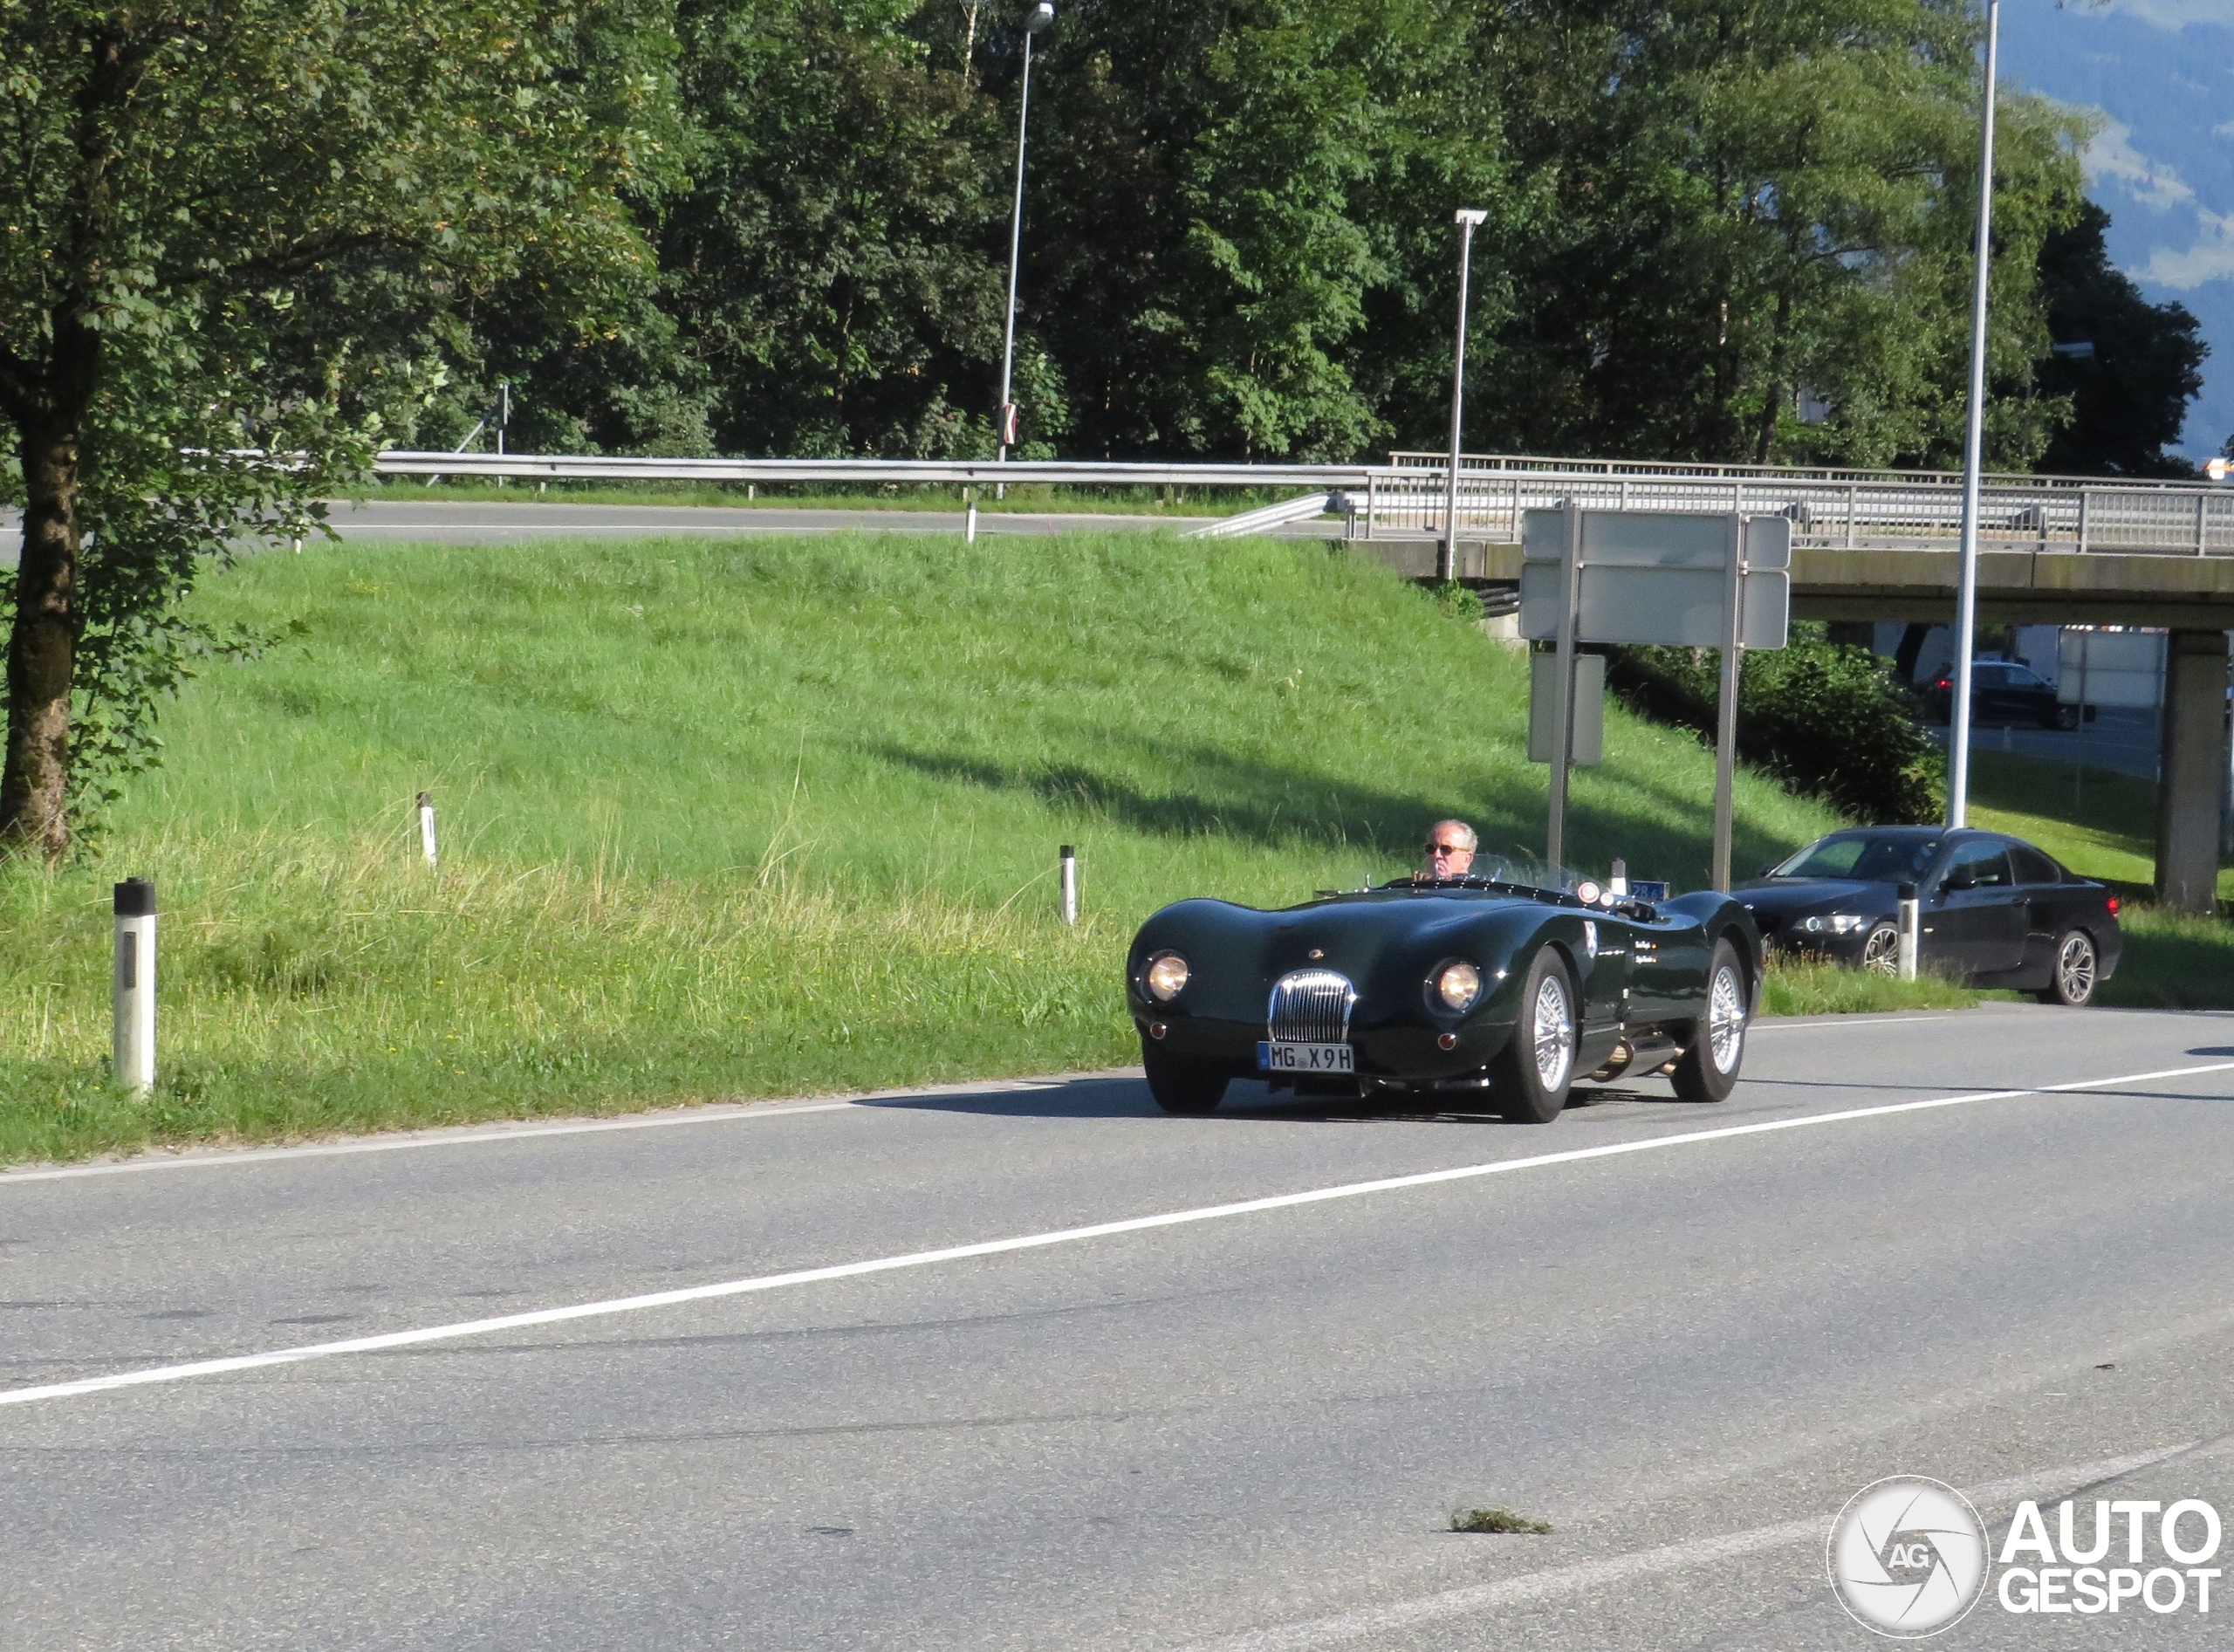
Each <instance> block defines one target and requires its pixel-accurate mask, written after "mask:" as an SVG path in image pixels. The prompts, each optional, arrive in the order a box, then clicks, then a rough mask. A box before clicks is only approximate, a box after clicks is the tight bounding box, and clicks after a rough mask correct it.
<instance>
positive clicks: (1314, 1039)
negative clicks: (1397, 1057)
mask: <svg viewBox="0 0 2234 1652" xmlns="http://www.w3.org/2000/svg"><path fill="white" fill-rule="evenodd" d="M1357 1001H1358V990H1357V989H1356V988H1355V987H1353V986H1352V985H1351V984H1350V978H1349V977H1347V976H1345V975H1337V974H1335V973H1334V971H1333V970H1292V971H1291V972H1290V973H1288V974H1286V975H1284V976H1282V977H1280V978H1279V979H1278V981H1276V982H1274V983H1273V984H1272V1005H1271V1011H1269V1012H1268V1013H1267V1015H1266V1016H1265V1028H1264V1030H1265V1032H1267V1033H1269V1034H1270V1035H1271V1039H1272V1042H1273V1043H1275V1044H1346V1043H1347V1042H1348V1041H1349V1037H1350V1011H1351V1010H1352V1009H1353V1007H1354V1006H1355V1005H1356V1004H1357Z"/></svg>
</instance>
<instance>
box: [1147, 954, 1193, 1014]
mask: <svg viewBox="0 0 2234 1652" xmlns="http://www.w3.org/2000/svg"><path fill="white" fill-rule="evenodd" d="M1141 979H1142V980H1144V981H1146V982H1147V983H1148V996H1149V997H1152V998H1154V999H1155V1001H1156V1002H1157V1003H1158V1004H1168V1003H1170V1002H1171V1001H1172V999H1174V998H1175V997H1178V996H1179V992H1180V989H1181V988H1182V987H1184V986H1185V985H1186V984H1187V960H1186V959H1184V958H1182V957H1181V956H1179V955H1178V954H1177V953H1176V952H1159V953H1158V954H1156V956H1154V957H1153V958H1150V959H1149V960H1148V969H1147V970H1146V971H1145V972H1144V973H1143V974H1142V976H1141Z"/></svg>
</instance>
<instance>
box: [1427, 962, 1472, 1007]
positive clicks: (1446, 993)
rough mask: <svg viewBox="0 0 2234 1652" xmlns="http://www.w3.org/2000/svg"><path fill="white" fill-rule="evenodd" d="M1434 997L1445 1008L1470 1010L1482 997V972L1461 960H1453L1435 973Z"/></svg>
mask: <svg viewBox="0 0 2234 1652" xmlns="http://www.w3.org/2000/svg"><path fill="white" fill-rule="evenodd" d="M1435 995H1436V997H1438V998H1440V999H1442V1000H1443V1004H1444V1006H1445V1007H1446V1008H1449V1009H1452V1010H1469V1009H1471V1008H1472V1007H1473V1004H1474V1000H1475V999H1477V998H1478V997H1481V996H1482V972H1481V971H1480V970H1477V969H1476V968H1475V967H1474V966H1473V965H1472V964H1470V963H1467V962H1466V960H1465V959H1463V958H1453V959H1452V960H1451V961H1450V962H1449V963H1446V964H1444V965H1443V967H1442V968H1440V969H1438V970H1436V972H1435Z"/></svg>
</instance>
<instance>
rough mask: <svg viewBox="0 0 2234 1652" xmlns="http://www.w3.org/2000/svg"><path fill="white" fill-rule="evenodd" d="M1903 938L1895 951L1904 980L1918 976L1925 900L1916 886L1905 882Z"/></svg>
mask: <svg viewBox="0 0 2234 1652" xmlns="http://www.w3.org/2000/svg"><path fill="white" fill-rule="evenodd" d="M1900 897H1901V899H1900V913H1901V918H1900V922H1901V940H1900V946H1899V949H1898V950H1897V951H1896V952H1895V955H1894V956H1895V960H1896V962H1895V969H1896V970H1897V972H1898V974H1899V975H1900V977H1901V979H1902V980H1903V981H1913V980H1915V978H1916V952H1917V950H1918V947H1919V943H1921V942H1922V939H1923V935H1922V929H1923V902H1922V901H1920V900H1918V899H1917V898H1916V897H1917V889H1916V886H1915V884H1913V883H1904V884H1902V886H1901V888H1900Z"/></svg>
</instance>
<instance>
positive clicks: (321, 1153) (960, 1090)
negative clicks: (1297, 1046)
mask: <svg viewBox="0 0 2234 1652" xmlns="http://www.w3.org/2000/svg"><path fill="white" fill-rule="evenodd" d="M1135 1071H1137V1069H1135ZM1110 1076H1112V1075H1110V1074H1107V1073H1072V1074H1071V1075H1069V1076H1068V1077H1067V1078H1064V1079H988V1080H984V1081H983V1082H982V1083H977V1084H934V1085H928V1086H923V1087H922V1088H920V1089H912V1090H877V1091H874V1092H872V1093H869V1094H867V1095H858V1096H848V1097H846V1099H845V1100H839V1101H809V1102H803V1103H800V1104H798V1105H797V1106H784V1105H778V1104H774V1103H757V1102H744V1103H743V1104H740V1105H737V1106H731V1107H688V1108H680V1109H672V1110H668V1111H665V1112H661V1113H654V1114H635V1115H634V1116H632V1117H629V1118H625V1119H579V1120H576V1121H573V1122H572V1123H568V1124H503V1125H497V1126H496V1127H494V1128H490V1129H485V1130H428V1131H413V1132H409V1133H399V1134H395V1135H380V1136H369V1137H359V1138H356V1139H354V1140H352V1141H313V1142H308V1143H305V1144H304V1145H302V1146H299V1147H291V1148H215V1149H212V1150H210V1151H207V1152H202V1153H192V1154H179V1155H150V1156H148V1157H147V1158H140V1159H119V1160H116V1161H114V1162H110V1163H105V1164H65V1165H58V1166H56V1167H54V1168H53V1169H42V1170H0V1188H4V1187H6V1186H8V1185H9V1184H10V1182H68V1181H75V1180H76V1179H77V1178H79V1177H80V1176H135V1175H137V1174H139V1173H140V1172H141V1171H143V1170H208V1169H223V1168H224V1167H226V1166H230V1165H235V1164H268V1163H270V1162H271V1161H273V1160H275V1159H318V1158H331V1157H333V1156H335V1155H340V1154H348V1153H399V1152H401V1151H403V1150H404V1149H406V1148H462V1147H474V1146H477V1145H479V1144H481V1143H483V1142H488V1141H536V1140H538V1139H539V1138H541V1137H543V1136H551V1135H596V1134H602V1133H604V1132H606V1131H608V1130H664V1129H669V1128H674V1127H675V1126H676V1125H683V1124H736V1123H740V1122H742V1123H750V1122H751V1121H754V1120H756V1119H788V1118H791V1117H793V1116H795V1115H796V1114H801V1113H839V1112H842V1111H844V1110H845V1109H846V1108H847V1107H862V1106H866V1105H868V1104H870V1103H873V1102H877V1101H904V1100H908V1099H909V1098H911V1097H914V1096H935V1095H1008V1094H1011V1093H1015V1092H1018V1091H1023V1090H1052V1089H1053V1088H1055V1087H1056V1086H1059V1085H1061V1084H1066V1083H1074V1082H1077V1081H1079V1080H1086V1079H1096V1078H1107V1077H1110Z"/></svg>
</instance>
